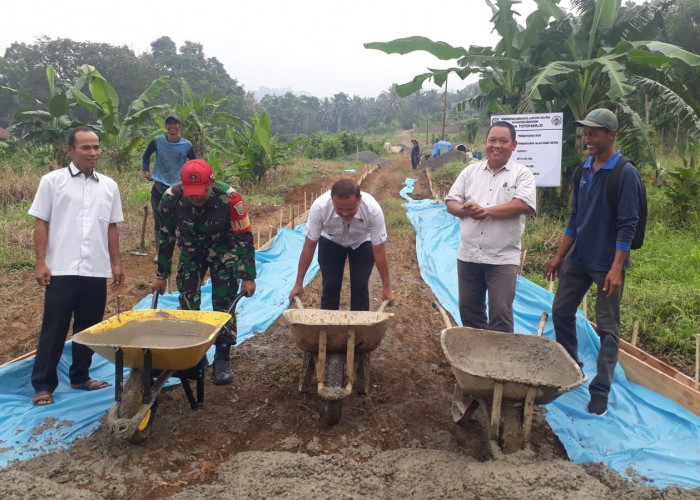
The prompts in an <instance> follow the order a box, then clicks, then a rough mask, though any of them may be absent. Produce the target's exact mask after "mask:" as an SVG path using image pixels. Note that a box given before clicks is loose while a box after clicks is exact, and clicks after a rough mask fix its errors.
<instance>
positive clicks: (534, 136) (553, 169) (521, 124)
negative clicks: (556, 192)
mask: <svg viewBox="0 0 700 500" xmlns="http://www.w3.org/2000/svg"><path fill="white" fill-rule="evenodd" d="M497 121H506V122H509V123H512V124H513V126H514V127H515V131H516V133H517V135H516V137H517V139H516V140H517V141H518V146H517V147H516V149H515V152H513V156H511V159H512V160H513V161H515V162H518V163H522V164H523V165H527V166H528V167H530V169H531V170H532V173H533V174H534V175H535V183H536V185H537V187H558V186H561V150H562V131H563V123H564V116H563V113H536V114H528V115H493V116H491V124H493V123H495V122H497Z"/></svg>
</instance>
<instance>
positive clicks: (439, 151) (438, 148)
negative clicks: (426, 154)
mask: <svg viewBox="0 0 700 500" xmlns="http://www.w3.org/2000/svg"><path fill="white" fill-rule="evenodd" d="M448 151H452V143H451V142H449V141H437V142H436V143H435V144H433V153H432V154H431V155H430V157H431V158H436V157H438V156H440V155H443V154H445V153H447V152H448Z"/></svg>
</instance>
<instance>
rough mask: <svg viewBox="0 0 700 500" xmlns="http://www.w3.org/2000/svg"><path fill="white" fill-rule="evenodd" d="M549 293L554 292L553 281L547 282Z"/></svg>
mask: <svg viewBox="0 0 700 500" xmlns="http://www.w3.org/2000/svg"><path fill="white" fill-rule="evenodd" d="M549 291H550V292H553V291H554V280H549Z"/></svg>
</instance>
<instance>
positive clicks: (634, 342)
mask: <svg viewBox="0 0 700 500" xmlns="http://www.w3.org/2000/svg"><path fill="white" fill-rule="evenodd" d="M638 336H639V321H635V322H634V325H632V341H631V342H630V344H632V345H633V346H636V345H637V337H638Z"/></svg>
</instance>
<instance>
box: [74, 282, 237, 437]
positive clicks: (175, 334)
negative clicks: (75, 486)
mask: <svg viewBox="0 0 700 500" xmlns="http://www.w3.org/2000/svg"><path fill="white" fill-rule="evenodd" d="M159 295H160V292H159V291H156V292H154V294H153V302H152V305H151V309H143V310H136V311H126V312H123V313H119V314H117V315H116V316H113V317H111V318H109V319H107V320H105V321H102V322H101V323H98V324H97V325H94V326H92V327H90V328H87V329H86V330H83V331H82V332H80V333H78V334H76V335H75V336H74V337H73V342H77V343H79V344H83V345H85V346H87V347H89V348H90V349H92V350H93V351H95V352H96V353H98V354H99V355H101V356H102V357H104V358H105V359H107V360H108V361H111V362H112V363H114V365H115V384H114V400H115V402H114V404H113V405H112V408H111V409H110V411H109V414H108V415H107V424H108V426H109V428H110V430H111V431H112V432H113V433H114V434H115V435H116V436H118V437H121V438H124V439H126V440H128V441H131V442H141V441H143V440H145V439H146V438H147V437H148V435H149V434H150V430H151V424H152V422H153V418H154V417H155V413H156V409H157V407H158V400H157V398H158V395H159V394H160V391H161V390H162V389H163V387H164V386H165V384H166V382H167V381H168V379H169V378H170V377H176V378H179V379H180V382H181V383H182V388H183V390H184V391H185V395H186V397H187V399H188V401H189V403H190V407H191V408H192V409H193V410H197V409H199V408H201V407H202V406H203V405H204V370H205V368H206V367H207V364H208V363H207V358H206V352H207V350H208V349H209V347H211V345H212V344H213V343H214V341H215V340H216V337H217V335H218V334H219V331H220V330H221V328H222V327H223V326H224V325H225V324H226V323H227V322H228V321H229V320H232V325H231V328H232V330H233V331H235V330H236V317H235V309H236V305H237V304H238V302H239V301H240V299H241V298H242V297H244V294H243V293H240V294H238V295H237V296H236V298H235V299H234V301H233V303H232V304H231V306H230V307H229V310H228V311H227V312H216V311H180V310H164V309H156V307H157V305H158V297H159ZM125 366H126V367H129V368H131V374H130V376H129V379H128V380H127V381H126V383H124V367H125ZM190 380H196V383H197V386H196V387H197V397H196V398H195V396H194V394H193V393H192V388H191V387H190V383H189V381H190Z"/></svg>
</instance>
